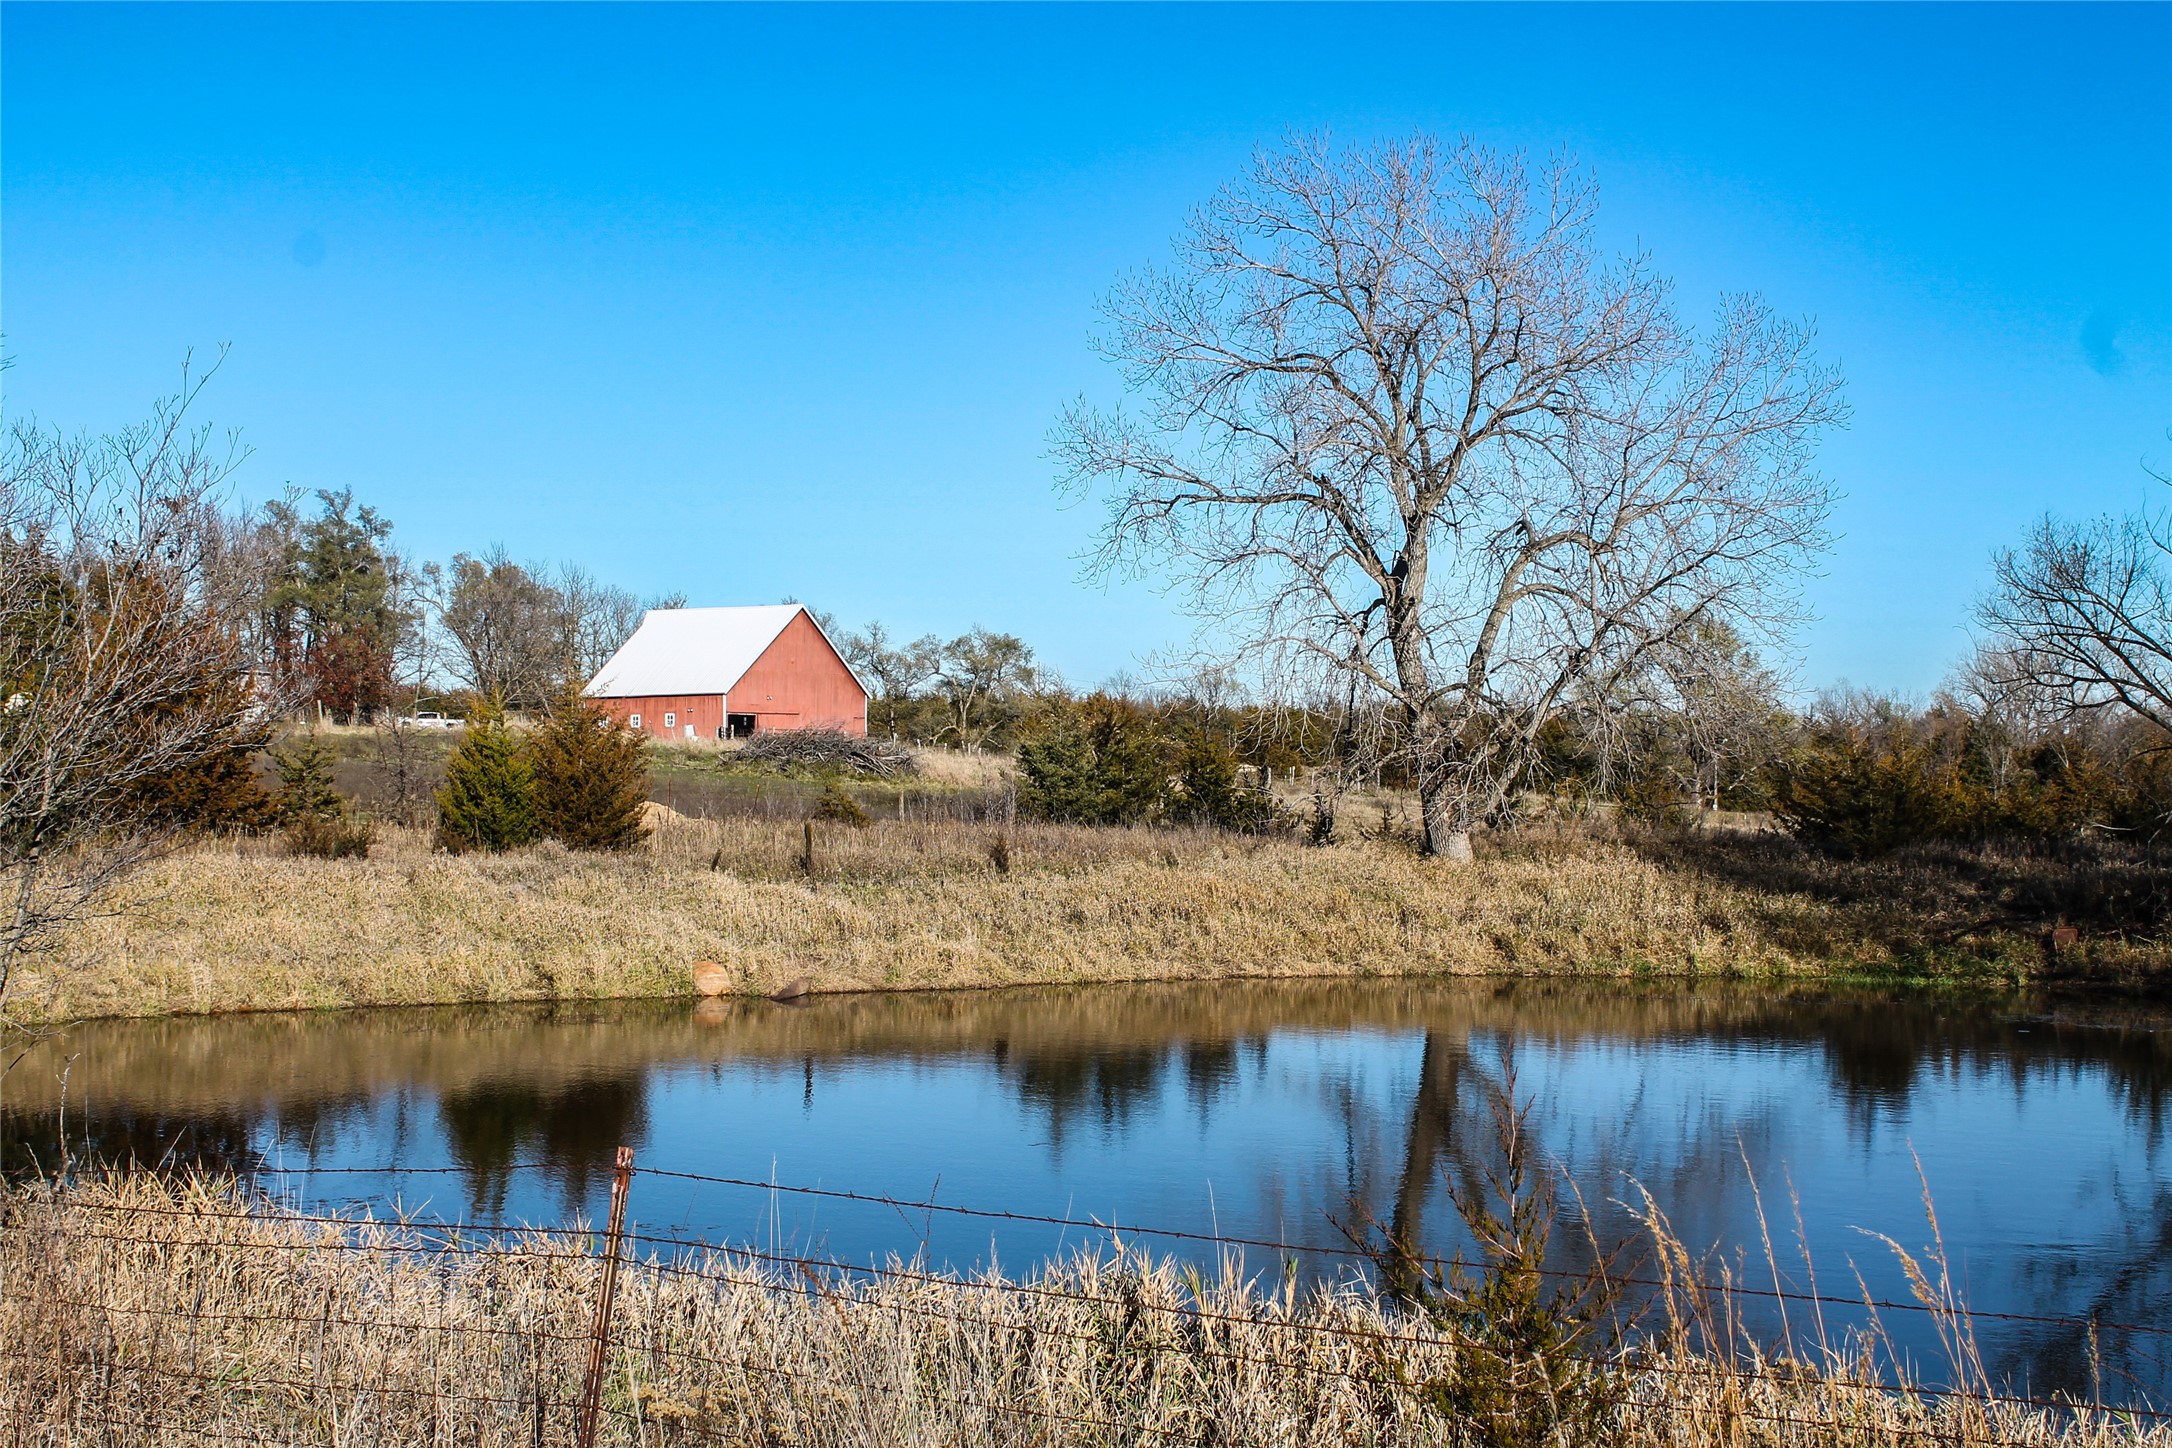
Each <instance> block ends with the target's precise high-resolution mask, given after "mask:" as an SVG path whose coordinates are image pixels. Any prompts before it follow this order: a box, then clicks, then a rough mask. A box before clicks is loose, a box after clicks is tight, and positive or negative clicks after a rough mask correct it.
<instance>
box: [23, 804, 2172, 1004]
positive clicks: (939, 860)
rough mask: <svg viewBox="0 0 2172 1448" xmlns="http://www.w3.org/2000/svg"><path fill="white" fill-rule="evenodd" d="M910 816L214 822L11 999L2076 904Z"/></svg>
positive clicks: (1905, 959) (1740, 924)
mask: <svg viewBox="0 0 2172 1448" xmlns="http://www.w3.org/2000/svg"><path fill="white" fill-rule="evenodd" d="M907 813H908V817H907V818H902V819H900V818H889V819H883V818H879V817H878V818H877V819H876V821H875V822H874V823H873V824H871V825H869V826H868V827H866V828H863V829H852V828H848V827H844V826H840V825H819V824H818V825H815V826H814V827H813V828H814V832H815V833H814V868H813V871H812V873H811V874H809V873H807V872H806V871H805V870H804V869H803V867H802V862H801V853H802V849H803V846H804V835H803V825H802V824H801V823H800V822H799V821H798V820H797V819H791V818H787V819H776V818H762V817H758V816H749V815H741V816H734V817H731V818H724V819H688V818H683V817H680V816H677V815H676V814H673V813H670V812H668V811H664V810H661V809H659V810H657V811H656V814H657V815H658V825H657V828H656V830H655V832H654V835H653V837H652V838H651V840H650V841H649V843H648V844H647V845H645V846H643V847H641V848H640V849H637V850H635V851H632V852H629V853H627V854H624V855H575V854H569V853H568V852H566V851H564V850H562V849H560V848H558V847H556V846H554V845H548V844H546V845H542V846H538V847H535V848H532V849H528V850H523V851H519V852H515V853H512V854H508V855H503V856H495V857H488V856H457V857H456V856H452V855H448V854H445V853H443V852H440V851H436V850H434V849H433V848H432V845H431V842H430V839H429V837H428V836H427V835H425V834H423V833H420V832H417V831H411V830H404V829H400V828H397V827H390V826H380V827H379V830H378V834H377V840H376V844H375V847H374V848H373V849H372V851H371V853H370V856H369V858H368V859H366V860H318V859H306V858H295V857H291V856H288V855H286V854H284V853H282V852H281V851H280V850H279V848H278V846H277V843H276V841H274V840H271V839H265V838H254V839H248V838H244V839H225V840H217V841H209V842H204V843H200V844H197V845H195V846H192V847H190V848H188V849H186V850H184V851H183V852H181V853H178V854H175V855H173V856H170V857H168V858H166V859H164V860H163V861H161V862H159V863H158V864H156V865H155V866H153V867H152V868H150V869H148V870H147V871H146V872H144V873H143V874H142V875H140V876H139V877H137V878H136V880H135V881H134V882H133V883H132V885H131V886H130V887H129V889H128V892H127V894H126V895H125V897H124V898H122V899H121V900H119V901H118V902H117V905H116V908H115V909H114V910H112V911H111V912H110V913H108V914H105V915H103V916H101V917H99V918H96V919H92V920H89V921H86V922H84V923H83V924H82V925H81V926H80V927H78V928H76V929H75V930H73V932H72V933H71V934H70V935H68V936H67V937H66V939H65V940H64V941H63V943H62V946H61V948H60V950H59V951H57V952H55V953H53V954H51V955H48V956H45V957H43V958H40V959H38V960H35V961H33V962H32V963H31V964H30V965H29V967H28V968H27V969H25V970H23V971H22V972H21V973H20V974H19V976H18V978H17V981H16V984H15V987H14V988H12V989H11V991H10V1003H9V1011H10V1013H11V1014H12V1015H13V1016H14V1017H15V1018H16V1019H18V1020H24V1021H54V1020H64V1019H75V1018H82V1017H94V1016H115V1015H158V1014H166V1013H176V1012H180V1013H189V1012H217V1011H228V1010H239V1009H281V1008H307V1007H332V1006H355V1005H381V1004H420V1003H431V1002H456V1001H517V1000H549V999H581V998H602V997H636V996H649V997H654V996H672V995H684V994H688V993H690V991H691V983H690V969H691V967H692V965H693V963H694V962H696V961H699V960H713V961H716V962H719V963H721V964H722V965H723V966H724V967H725V968H726V970H727V971H728V972H729V973H730V977H731V983H732V989H733V990H734V991H737V992H743V993H748V994H765V993H769V992H772V991H775V990H777V989H778V988H779V987H781V986H783V985H785V984H786V983H787V982H790V981H793V980H796V979H799V978H802V977H804V978H806V979H808V980H810V981H811V982H812V985H813V988H814V989H815V990H817V991H858V990H882V989H925V988H945V987H982V986H1001V985H1013V984H1022V983H1027V982H1046V983H1076V982H1097V981H1128V980H1150V979H1153V980H1185V979H1203V978H1243V977H1293V976H1320V975H1341V976H1398V975H1443V974H1445V975H1477V974H1501V973H1508V974H1535V973H1574V974H1586V975H1603V976H1634V975H1655V974H1657V975H1677V974H1678V975H1691V974H1696V975H1705V976H1712V975H1722V976H1724V975H1736V976H1750V977H1760V978H1783V977H1802V976H1809V975H1833V974H1844V975H1857V976H1871V977H1879V976H1895V975H1899V976H1907V977H1912V978H1930V979H1966V980H1972V981H1986V980H1988V981H1996V982H2004V983H2008V984H2011V983H2015V982H2017V981H2020V980H2023V979H2026V978H2029V977H2031V976H2033V975H2035V974H2037V973H2039V972H2040V971H2041V970H2042V968H2043V965H2044V958H2043V956H2042V952H2041V947H2040V934H2041V923H2040V920H2041V918H2043V917H2045V916H2046V915H2047V914H2048V913H2049V910H2048V907H2043V906H2041V905H2040V903H2031V901H2030V899H2029V898H2027V892H2026V891H2025V890H2023V891H2022V892H2021V895H2020V896H2019V897H2017V896H2016V894H2015V891H2016V889H2017V888H2019V887H2018V886H2016V885H2015V883H2014V882H2017V881H2018V882H2020V883H2021V884H2023V885H2025V884H2026V883H2027V881H2028V879H2029V878H2031V875H2030V871H2031V869H2032V868H2033V867H2031V866H2030V865H2029V864H2028V862H2026V861H2019V862H2009V864H2008V865H2005V866H2002V865H2000V864H1998V862H1996V861H1992V862H1986V861H1984V860H1982V859H1976V860H1974V861H1972V862H1970V863H1969V864H1968V866H1967V869H1966V870H1963V869H1961V868H1960V867H1959V866H1954V867H1952V868H1947V867H1945V866H1941V865H1939V864H1937V862H1928V863H1926V862H1923V861H1916V862H1900V863H1888V864H1884V865H1879V866H1876V867H1864V868H1861V869H1856V870H1853V871H1839V872H1836V871H1835V870H1834V869H1833V868H1830V867H1826V866H1822V865H1819V864H1817V863H1815V862H1813V861H1809V860H1807V859H1806V858H1805V857H1804V856H1803V855H1802V852H1800V851H1796V850H1793V849H1792V848H1791V847H1786V846H1785V842H1777V843H1759V842H1758V841H1755V840H1741V841H1736V842H1733V843H1728V842H1706V843H1698V842H1694V841H1687V842H1685V841H1680V840H1675V841H1668V842H1662V843H1659V844H1654V843H1652V842H1649V841H1646V842H1639V841H1636V840H1633V839H1629V840H1625V839H1614V838H1608V837H1605V836H1604V835H1599V834H1593V833H1589V832H1568V831H1562V832H1547V831H1534V832H1529V833H1526V834H1522V835H1518V836H1513V837H1509V838H1505V839H1502V838H1496V839H1493V840H1491V841H1489V842H1488V843H1487V844H1486V846H1485V847H1484V848H1483V850H1482V857H1481V859H1480V860H1479V862H1478V863H1477V864H1476V865H1475V866H1471V867H1463V868H1458V867H1454V866H1447V865H1443V864H1440V863H1437V862H1433V861H1428V860H1424V859H1421V858H1419V857H1418V856H1416V855H1415V854H1414V853H1413V852H1411V851H1410V850H1409V849H1408V848H1407V847H1405V846H1403V845H1400V844H1398V843H1395V842H1393V841H1390V840H1387V839H1377V838H1376V839H1360V840H1356V841H1353V842H1351V843H1347V844H1340V845H1334V846H1328V847H1324V848H1310V847H1307V846H1304V845H1302V844H1299V843H1297V842H1294V841H1290V840H1281V839H1255V838H1250V837H1244V836H1234V835H1227V834H1216V833H1209V832H1195V831H1181V830H1148V829H1128V830H1127V829H1114V830H1111V829H1086V828H1071V827H1061V826H1036V825H1024V824H1021V825H1016V826H1008V827H1006V826H1000V825H997V824H989V823H974V822H971V821H969V820H958V819H940V818H936V819H926V820H921V819H915V818H911V817H910V807H909V806H907ZM2002 869H2004V870H2005V871H2006V873H2007V875H2010V876H2012V879H2011V880H2007V881H2006V883H2003V884H2002V883H2001V881H2002V880H2004V879H2005V877H2004V876H2002V875H2001V874H2000V871H2001V870H2002ZM2098 873H2099V874H2104V873H2105V872H2103V871H2099V872H2098ZM2114 874H2115V875H2116V872H2114ZM2106 878H2113V876H2110V875H2108V876H2106ZM2150 880H2154V876H2151V877H2149V880H2145V881H2144V882H2143V884H2145V885H2146V884H2149V882H2150ZM2129 887H2131V888H2132V889H2139V888H2141V886H2137V885H2133V883H2132V882H2129ZM2129 887H2121V888H2129ZM2105 888H2111V887H2105ZM2115 893H2116V891H2115ZM2017 899H2018V903H2016V900H2017ZM2002 901H2003V902H2005V903H2003V904H2002V903H2000V902H2002ZM1987 902H1988V903H1987ZM1987 910H1988V911H1989V912H1990V913H1989V914H1988V915H1987V914H1986V911H1987ZM2159 956H2160V952H2159V950H2158V947H2157V946H2156V945H2155V943H2154V941H2153V940H2152V939H2151V938H2148V937H2147V936H2142V935H2136V934H2133V933H2126V932H2120V931H2116V930H2106V931H2102V932H2096V933H2094V934H2093V935H2092V936H2091V937H2090V938H2086V939H2085V940H2084V941H2083V942H2082V944H2081V946H2080V947H2079V948H2078V949H2076V950H2074V951H2072V952H2069V953H2068V955H2067V956H2066V957H2064V958H2063V959H2061V960H2060V961H2058V962H2056V965H2057V967H2058V969H2059V971H2060V972H2061V973H2063V974H2069V975H2083V976H2087V975H2093V976H2096V977H2099V978H2103V979H2108V980H2115V981H2118V982H2121V983H2123V984H2129V985H2131V984H2133V983H2135V982H2138V981H2146V980H2148V979H2150V978H2152V973H2153V971H2154V970H2155V966H2156V962H2157V960H2158V959H2159Z"/></svg>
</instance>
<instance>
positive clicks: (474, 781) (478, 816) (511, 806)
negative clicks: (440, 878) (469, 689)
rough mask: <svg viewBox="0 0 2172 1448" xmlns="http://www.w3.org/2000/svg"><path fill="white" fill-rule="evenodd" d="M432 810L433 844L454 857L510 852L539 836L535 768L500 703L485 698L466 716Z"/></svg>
mask: <svg viewBox="0 0 2172 1448" xmlns="http://www.w3.org/2000/svg"><path fill="white" fill-rule="evenodd" d="M437 810H438V826H437V837H438V843H439V844H441V845H443V846H444V847H445V848H446V849H448V850H451V851H453V852H454V853H455V854H458V853H462V852H465V851H468V850H493V851H495V850H510V849H516V848H518V847H519V846H521V845H527V844H533V843H534V842H535V840H536V837H537V836H538V835H539V834H540V833H541V826H540V824H539V822H538V820H537V809H536V775H535V766H534V764H533V763H532V762H531V761H530V760H529V758H528V751H527V749H526V748H525V747H523V745H522V743H521V741H520V739H519V737H518V736H516V735H515V734H514V733H513V731H512V729H511V728H510V727H509V726H508V725H507V724H506V722H505V705H504V704H503V702H501V701H500V700H498V699H495V698H492V699H487V700H485V701H484V702H482V703H481V704H479V705H477V706H476V708H475V710H474V711H473V712H472V713H471V714H470V715H469V716H468V727H467V729H466V731H465V732H464V733H463V735H462V736H461V739H460V743H459V744H458V745H456V746H455V747H454V749H453V752H452V754H451V755H450V756H448V757H447V759H446V761H445V783H444V785H443V786H442V787H441V788H440V789H439V790H438V792H437Z"/></svg>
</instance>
